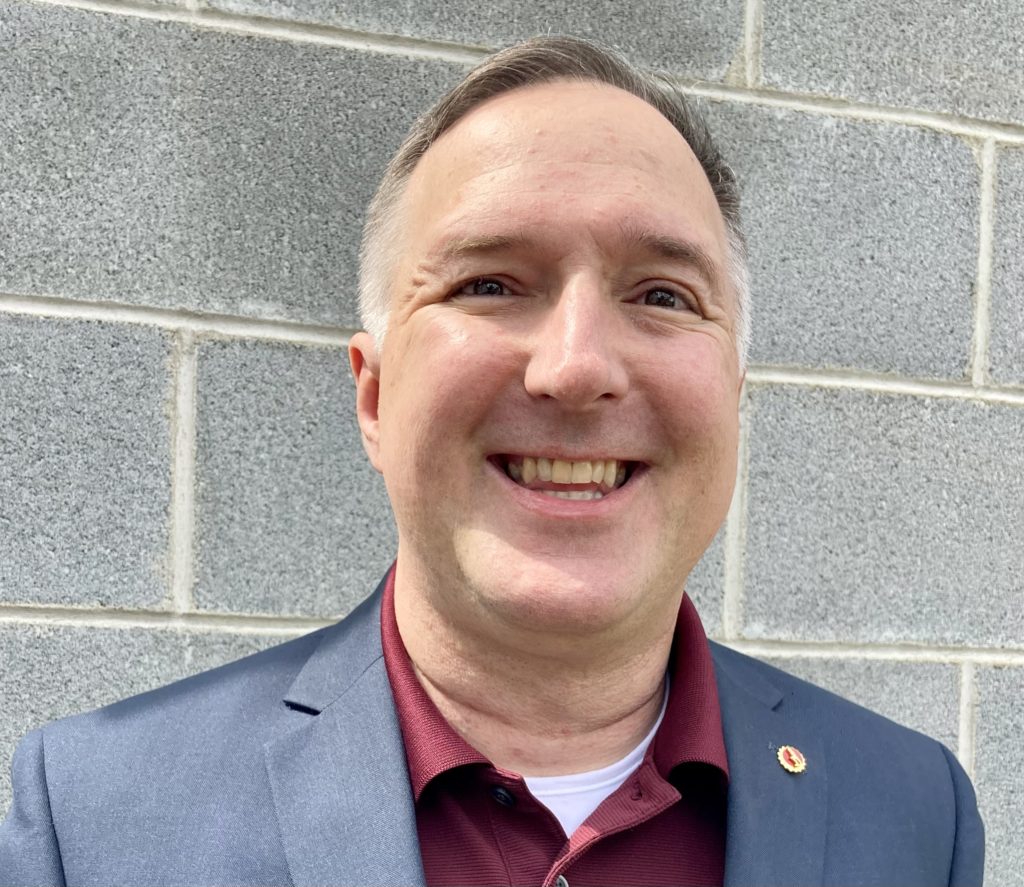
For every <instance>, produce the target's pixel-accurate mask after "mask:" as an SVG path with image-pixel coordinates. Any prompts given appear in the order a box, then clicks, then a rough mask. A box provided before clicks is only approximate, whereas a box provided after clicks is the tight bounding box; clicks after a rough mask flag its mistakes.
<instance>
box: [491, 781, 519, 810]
mask: <svg viewBox="0 0 1024 887" xmlns="http://www.w3.org/2000/svg"><path fill="white" fill-rule="evenodd" d="M491 797H492V798H494V800H495V801H497V802H498V803H499V804H501V806H502V807H515V805H516V796H515V795H514V794H512V792H510V791H509V790H508V789H507V788H505V786H503V785H494V786H491Z"/></svg>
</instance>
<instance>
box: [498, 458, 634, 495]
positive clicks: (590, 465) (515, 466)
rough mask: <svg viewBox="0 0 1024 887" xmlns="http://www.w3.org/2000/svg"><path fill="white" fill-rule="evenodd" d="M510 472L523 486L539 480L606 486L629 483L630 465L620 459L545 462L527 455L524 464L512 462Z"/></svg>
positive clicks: (547, 460)
mask: <svg viewBox="0 0 1024 887" xmlns="http://www.w3.org/2000/svg"><path fill="white" fill-rule="evenodd" d="M508 473H509V475H510V476H511V477H512V479H513V480H516V481H519V482H520V483H523V484H528V483H532V482H533V481H535V480H541V481H544V482H546V483H547V482H550V483H556V484H603V485H604V486H606V487H617V486H620V485H621V484H622V483H623V482H624V481H625V480H626V466H625V465H624V464H622V463H620V462H619V461H618V460H617V459H594V460H584V461H580V462H570V461H568V460H566V459H545V458H535V457H533V456H523V460H522V463H518V462H515V461H511V460H510V461H509V463H508Z"/></svg>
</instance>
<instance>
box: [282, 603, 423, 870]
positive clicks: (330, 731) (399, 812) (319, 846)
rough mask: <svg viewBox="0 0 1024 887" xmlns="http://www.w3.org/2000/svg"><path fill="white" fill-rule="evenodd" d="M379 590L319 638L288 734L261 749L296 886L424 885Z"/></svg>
mask: <svg viewBox="0 0 1024 887" xmlns="http://www.w3.org/2000/svg"><path fill="white" fill-rule="evenodd" d="M380 591H381V589H380V588H379V587H378V589H377V591H376V592H375V593H374V594H373V595H371V596H370V597H369V598H368V599H367V600H366V601H364V602H363V603H362V604H361V605H360V606H359V607H358V608H357V609H356V610H354V611H353V612H352V614H351V615H350V616H349V617H348V618H347V619H345V620H344V621H342V622H341V623H339V624H338V625H336V626H333V627H331V628H330V629H328V630H327V631H325V632H324V635H323V638H322V640H321V642H320V644H319V646H318V647H317V649H316V650H315V651H314V653H313V655H312V656H310V658H309V660H308V661H307V662H306V665H305V666H304V667H303V669H302V670H301V671H300V672H299V674H298V676H297V677H296V678H295V681H294V682H293V683H292V686H291V687H290V688H289V690H288V693H287V695H286V696H285V704H286V705H288V706H289V707H290V708H292V709H293V710H294V711H295V718H296V720H297V727H296V729H294V730H292V731H291V732H289V733H287V734H285V735H284V736H282V737H280V738H278V739H276V740H273V741H271V742H269V743H267V745H266V746H265V747H264V757H265V761H266V767H267V773H268V776H269V778H270V785H271V791H272V793H273V799H274V807H275V809H276V812H277V819H278V824H279V827H280V831H281V839H282V842H283V844H284V849H285V855H286V857H287V861H288V868H289V871H290V873H291V877H292V882H293V884H294V885H296V887H307V885H308V887H313V885H325V884H358V885H365V887H372V885H382V887H383V885H399V884H400V885H406V884H408V885H416V887H419V885H424V884H425V879H424V876H423V867H422V863H421V861H420V853H419V843H418V841H417V838H416V814H415V810H414V807H413V802H412V794H411V791H410V788H409V776H408V773H407V770H406V765H405V749H404V747H403V745H402V736H401V731H400V730H399V727H398V720H397V717H396V715H395V710H394V704H393V702H392V697H391V687H390V685H389V683H388V676H387V672H386V671H385V669H384V660H383V657H382V653H381V645H380Z"/></svg>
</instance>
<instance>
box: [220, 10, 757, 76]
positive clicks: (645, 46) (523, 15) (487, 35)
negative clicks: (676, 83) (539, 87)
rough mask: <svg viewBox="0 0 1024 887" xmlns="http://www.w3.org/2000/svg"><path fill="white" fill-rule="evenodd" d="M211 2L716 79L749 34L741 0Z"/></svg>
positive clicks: (276, 14) (262, 12) (264, 12)
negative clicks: (573, 48)
mask: <svg viewBox="0 0 1024 887" xmlns="http://www.w3.org/2000/svg"><path fill="white" fill-rule="evenodd" d="M207 5H209V6H213V7H216V8H218V9H224V10H228V11H231V12H240V13H243V14H251V15H260V16H269V17H272V18H283V19H290V20H293V21H303V22H315V23H317V24H326V25H335V26H340V27H344V28H357V29H359V30H365V31H373V32H376V33H383V34H399V35H403V36H408V37H420V38H427V39H434V40H447V41H452V42H455V43H467V44H470V45H471V46H488V47H498V46H506V45H508V44H510V43H515V42H517V41H519V40H524V39H526V38H527V37H533V36H534V35H536V34H573V35H575V36H578V37H587V38H590V39H592V40H597V41H599V42H601V43H604V44H607V45H611V46H615V47H616V48H618V49H619V50H620V51H622V52H624V53H626V54H627V55H629V56H630V57H631V58H633V59H634V60H635V61H637V62H638V63H641V64H646V65H652V66H654V67H657V68H659V69H665V70H670V71H673V72H676V73H679V74H685V75H690V76H693V77H703V78H710V79H713V80H717V79H720V78H721V77H722V76H724V74H725V71H726V69H727V68H728V67H729V63H730V62H731V61H732V59H733V56H734V55H735V54H736V53H737V52H738V50H739V49H740V44H741V41H742V39H743V3H742V2H741V0H724V2H717V3H716V2H711V0H695V2H691V3H675V2H673V0H648V2H645V3H637V4H619V3H584V4H580V3H570V2H568V0H545V2H541V3H518V4H511V3H473V2H471V0H455V2H449V3H439V2H436V0H432V2H425V3H423V2H421V3H377V2H374V0H351V2H346V3H336V2H334V0H207Z"/></svg>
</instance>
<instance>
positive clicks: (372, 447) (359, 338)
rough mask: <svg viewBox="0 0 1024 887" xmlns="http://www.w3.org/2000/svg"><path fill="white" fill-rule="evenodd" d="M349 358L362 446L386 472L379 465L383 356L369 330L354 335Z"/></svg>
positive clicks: (379, 468) (351, 340) (374, 463)
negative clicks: (381, 364) (381, 368)
mask: <svg viewBox="0 0 1024 887" xmlns="http://www.w3.org/2000/svg"><path fill="white" fill-rule="evenodd" d="M348 360H349V365H350V366H351V367H352V376H353V378H354V379H355V383H356V420H357V421H358V422H359V431H360V433H361V435H362V438H363V449H365V450H366V455H367V456H368V457H369V459H370V464H371V465H373V467H374V468H376V469H377V471H381V472H383V469H382V468H381V464H380V355H379V354H378V353H377V344H376V343H375V342H374V340H373V337H372V336H371V335H370V334H369V333H364V332H360V333H356V334H355V335H354V336H352V338H351V339H350V340H349V343H348Z"/></svg>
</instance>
